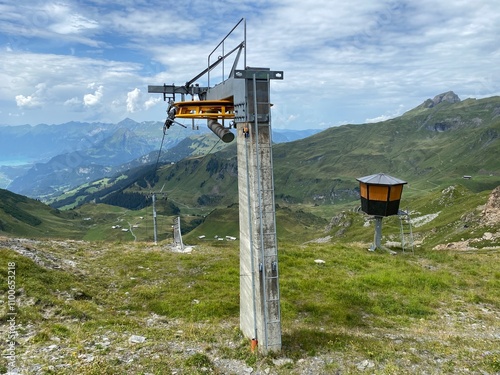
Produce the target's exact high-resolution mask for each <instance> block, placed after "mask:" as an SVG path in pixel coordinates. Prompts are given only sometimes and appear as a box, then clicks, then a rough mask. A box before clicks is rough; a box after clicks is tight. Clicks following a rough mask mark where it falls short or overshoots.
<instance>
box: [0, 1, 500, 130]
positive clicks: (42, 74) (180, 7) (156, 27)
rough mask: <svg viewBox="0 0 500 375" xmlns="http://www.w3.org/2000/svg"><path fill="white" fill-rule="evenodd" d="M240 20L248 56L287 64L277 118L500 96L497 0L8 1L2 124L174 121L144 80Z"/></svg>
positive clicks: (276, 88) (323, 118)
mask: <svg viewBox="0 0 500 375" xmlns="http://www.w3.org/2000/svg"><path fill="white" fill-rule="evenodd" d="M242 18H244V19H245V24H246V56H247V57H246V61H247V65H249V66H252V67H266V68H270V69H271V70H282V71H284V79H283V80H273V81H272V82H271V102H272V103H273V109H272V126H273V127H274V128H277V129H294V130H296V129H324V128H328V127H331V126H338V125H343V124H358V123H367V122H378V121H383V120H386V119H389V118H392V117H396V116H399V115H401V114H403V113H404V112H406V111H408V110H410V109H412V108H414V107H416V106H417V105H419V104H421V103H422V102H423V101H425V100H426V99H427V98H433V97H434V96H435V95H438V94H440V93H443V92H447V91H450V90H451V91H454V92H455V93H456V94H457V95H458V96H459V97H460V98H461V99H462V100H463V99H466V98H478V99H479V98H483V97H489V96H494V95H500V39H499V37H498V36H499V35H500V7H499V6H498V4H497V0H477V1H470V0H454V1H446V2H445V1H434V0H433V1H431V0H419V1H413V0H406V1H399V0H395V1H384V0H373V1H370V0H349V1H345V0H308V1H304V0H301V1H299V0H273V1H271V0H252V1H246V0H242V1H240V0H225V1H222V0H210V1H207V0H182V1H177V0H176V1H173V0H115V1H112V2H111V1H107V0H67V1H65V0H60V1H59V0H58V1H53V0H42V1H38V0H16V1H12V0H0V51H1V52H0V124H4V125H21V124H31V125H36V124H40V123H45V124H61V123H65V122H69V121H82V122H111V123H117V122H119V121H121V120H123V119H125V118H131V119H133V120H135V121H138V122H142V121H164V120H165V118H166V112H165V110H166V103H165V102H163V97H162V95H160V94H149V93H148V85H162V84H164V83H167V84H176V85H182V84H184V83H185V82H186V81H189V80H190V79H192V78H193V77H195V76H196V75H197V74H198V73H200V72H201V71H203V69H205V68H206V67H207V65H208V61H209V60H208V56H209V54H210V53H212V51H214V49H215V48H216V46H217V45H218V44H219V42H220V41H221V40H222V39H223V38H224V37H225V36H226V34H227V33H228V32H229V31H230V30H231V29H232V28H233V27H234V26H235V25H236V24H237V23H238V21H239V20H240V19H242ZM241 25H242V24H240V26H239V27H238V28H236V29H235V30H234V32H233V33H232V34H231V37H230V38H228V39H227V41H226V43H224V49H225V51H226V52H227V51H229V50H230V49H231V48H233V47H234V46H235V45H237V44H238V43H239V42H240V41H243V40H244V38H245V33H244V30H245V28H244V27H242V26H241ZM231 43H232V44H231ZM222 53H223V52H221V47H219V49H215V51H214V54H213V55H212V58H213V57H214V56H218V55H220V54H222ZM229 61H230V60H228V64H225V65H227V66H230V65H231V64H232V62H229ZM227 66H225V67H224V70H222V67H218V68H217V69H218V70H217V71H214V73H213V74H212V75H211V78H210V82H208V78H207V76H204V77H201V78H200V79H199V80H198V81H197V83H199V84H200V85H201V86H206V85H208V84H210V85H211V86H213V85H214V84H217V83H219V82H220V80H221V79H222V78H221V75H222V74H223V73H224V74H226V72H227V70H228V67H227ZM219 71H220V72H219ZM217 72H219V73H217ZM217 79H219V80H218V81H217Z"/></svg>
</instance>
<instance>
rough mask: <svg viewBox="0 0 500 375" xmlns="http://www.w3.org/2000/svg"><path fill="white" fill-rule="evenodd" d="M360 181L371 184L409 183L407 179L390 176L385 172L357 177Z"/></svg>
mask: <svg viewBox="0 0 500 375" xmlns="http://www.w3.org/2000/svg"><path fill="white" fill-rule="evenodd" d="M356 180H358V181H359V182H363V183H365V184H370V185H403V184H407V182H406V181H403V180H400V179H399V178H396V177H392V176H389V175H388V174H385V173H377V174H372V175H370V176H365V177H360V178H357V179H356Z"/></svg>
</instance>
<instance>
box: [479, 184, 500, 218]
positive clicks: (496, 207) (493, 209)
mask: <svg viewBox="0 0 500 375" xmlns="http://www.w3.org/2000/svg"><path fill="white" fill-rule="evenodd" d="M499 223H500V186H497V187H496V188H495V189H493V191H492V192H491V194H490V197H489V198H488V201H487V202H486V205H485V206H484V209H483V212H482V213H481V224H483V225H491V226H493V225H497V224H499Z"/></svg>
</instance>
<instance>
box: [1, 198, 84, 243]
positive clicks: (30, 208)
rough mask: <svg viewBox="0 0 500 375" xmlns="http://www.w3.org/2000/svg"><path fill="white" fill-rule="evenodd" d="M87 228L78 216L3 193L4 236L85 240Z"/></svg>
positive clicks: (2, 227) (2, 221) (74, 213)
mask: <svg viewBox="0 0 500 375" xmlns="http://www.w3.org/2000/svg"><path fill="white" fill-rule="evenodd" d="M86 227H87V224H86V222H85V220H84V219H83V218H82V217H81V216H80V215H79V214H78V213H76V212H73V211H67V212H64V211H59V210H56V209H53V208H51V207H49V206H47V205H45V204H43V203H41V202H39V201H36V200H33V199H30V198H27V197H25V196H22V195H18V194H15V193H12V192H10V191H8V190H4V189H0V234H2V233H3V234H6V235H9V236H23V237H29V238H36V237H59V238H82V234H83V233H85V231H86Z"/></svg>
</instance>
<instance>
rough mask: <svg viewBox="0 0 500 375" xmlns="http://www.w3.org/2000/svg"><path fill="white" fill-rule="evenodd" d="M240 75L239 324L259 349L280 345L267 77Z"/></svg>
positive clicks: (275, 349) (238, 144)
mask: <svg viewBox="0 0 500 375" xmlns="http://www.w3.org/2000/svg"><path fill="white" fill-rule="evenodd" d="M246 81H247V93H248V95H247V106H246V107H247V111H248V118H250V119H253V120H254V121H251V122H246V123H238V124H237V130H238V137H237V152H238V194H239V207H240V210H239V211H240V217H239V220H240V328H241V330H242V332H243V333H244V334H245V336H247V337H249V338H252V339H256V340H258V348H259V351H260V352H264V353H265V352H269V351H279V350H281V313H280V291H279V267H278V246H277V238H276V213H275V203H274V179H273V178H274V177H273V161H272V148H271V146H272V137H271V122H270V104H269V80H268V79H267V80H265V79H264V80H260V81H259V82H256V80H255V77H254V79H247V80H246Z"/></svg>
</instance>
